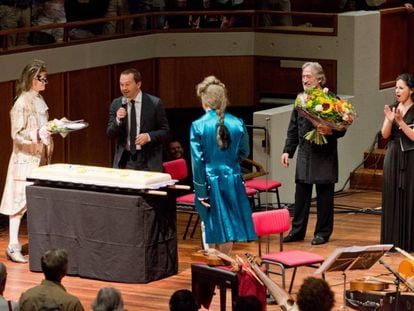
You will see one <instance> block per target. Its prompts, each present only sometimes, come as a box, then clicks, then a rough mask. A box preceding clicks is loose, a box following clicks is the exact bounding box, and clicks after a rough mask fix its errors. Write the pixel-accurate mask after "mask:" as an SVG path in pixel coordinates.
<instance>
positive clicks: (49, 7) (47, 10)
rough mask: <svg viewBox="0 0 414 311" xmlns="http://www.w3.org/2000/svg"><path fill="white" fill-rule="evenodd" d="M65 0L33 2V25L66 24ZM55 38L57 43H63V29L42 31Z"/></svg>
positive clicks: (39, 0) (38, 0)
mask: <svg viewBox="0 0 414 311" xmlns="http://www.w3.org/2000/svg"><path fill="white" fill-rule="evenodd" d="M64 2H65V0H33V4H32V25H33V26H41V25H47V24H55V23H56V24H59V23H66V13H65V6H64ZM42 32H44V33H47V34H49V35H51V36H52V37H53V39H54V40H55V41H62V39H63V28H54V29H46V30H42Z"/></svg>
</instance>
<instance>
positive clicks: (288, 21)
mask: <svg viewBox="0 0 414 311" xmlns="http://www.w3.org/2000/svg"><path fill="white" fill-rule="evenodd" d="M257 8H258V9H259V10H276V11H284V12H290V11H291V4H290V0H258V1H257ZM272 25H282V26H291V25H292V16H290V15H276V16H275V15H269V14H263V15H261V18H260V26H272Z"/></svg>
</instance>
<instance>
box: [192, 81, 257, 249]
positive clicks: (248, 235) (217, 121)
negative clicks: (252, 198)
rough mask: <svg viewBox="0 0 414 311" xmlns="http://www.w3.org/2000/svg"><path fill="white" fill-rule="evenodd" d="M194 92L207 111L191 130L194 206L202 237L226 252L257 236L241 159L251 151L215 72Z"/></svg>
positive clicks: (244, 133) (243, 128) (242, 128)
mask: <svg viewBox="0 0 414 311" xmlns="http://www.w3.org/2000/svg"><path fill="white" fill-rule="evenodd" d="M197 95H198V97H199V98H200V99H201V103H202V106H203V108H204V110H205V111H206V113H205V114H204V115H203V116H202V117H201V118H199V119H198V120H196V121H194V122H193V123H192V125H191V131H190V145H191V160H192V169H193V182H194V191H195V196H196V200H195V207H196V210H197V212H198V213H199V214H200V217H201V219H202V221H203V222H204V228H205V242H206V243H207V244H209V245H210V246H212V245H211V244H217V246H213V247H216V248H217V249H218V250H219V251H221V252H223V253H226V254H229V253H230V251H231V249H232V246H233V242H235V241H238V242H242V241H252V240H256V239H257V236H256V234H255V231H254V227H253V221H252V215H251V214H252V211H251V207H250V203H249V200H248V198H247V195H246V191H245V187H244V184H243V178H242V173H241V171H240V165H239V162H240V160H243V159H245V158H247V156H248V155H249V139H248V134H247V131H246V127H245V125H244V123H243V121H242V120H241V119H239V118H237V117H235V116H233V115H231V114H230V113H226V112H225V109H226V106H227V103H228V99H227V91H226V88H225V86H224V84H223V83H221V82H220V81H219V80H218V79H217V78H216V77H214V76H209V77H207V78H205V79H204V81H203V82H201V83H200V84H198V85H197Z"/></svg>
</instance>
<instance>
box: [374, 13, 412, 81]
mask: <svg viewBox="0 0 414 311" xmlns="http://www.w3.org/2000/svg"><path fill="white" fill-rule="evenodd" d="M408 25H409V23H408V18H407V12H406V11H405V10H400V11H398V10H391V11H390V13H382V14H381V38H380V53H381V54H380V87H381V88H387V87H392V86H393V85H394V84H395V78H396V77H397V76H398V75H399V74H400V73H403V72H406V71H408V69H409V65H408V55H409V54H407V53H408V52H409V51H412V50H409V49H407V48H404V47H408V43H409V42H411V41H412V39H411V35H412V32H411V31H409V28H408ZM409 36H410V37H409ZM411 54H412V53H411ZM410 57H412V56H410Z"/></svg>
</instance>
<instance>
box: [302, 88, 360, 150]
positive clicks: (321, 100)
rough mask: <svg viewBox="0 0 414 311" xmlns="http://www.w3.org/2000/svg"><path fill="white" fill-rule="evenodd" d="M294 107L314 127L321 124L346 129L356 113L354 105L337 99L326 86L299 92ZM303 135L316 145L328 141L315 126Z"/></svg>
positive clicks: (336, 128) (341, 129) (340, 129)
mask: <svg viewBox="0 0 414 311" xmlns="http://www.w3.org/2000/svg"><path fill="white" fill-rule="evenodd" d="M295 109H296V110H297V111H298V112H299V114H300V115H302V116H303V117H305V118H306V119H307V120H309V121H310V122H312V124H313V125H314V126H315V127H317V126H318V125H320V124H322V125H325V126H328V127H329V128H331V129H334V130H337V131H344V130H346V129H347V128H348V126H350V125H351V124H352V122H353V121H354V118H355V115H356V113H355V110H354V107H353V106H352V105H351V104H350V103H349V102H348V101H346V100H342V99H339V98H338V97H336V96H335V95H334V94H332V93H330V92H329V90H328V89H327V88H324V89H322V88H315V89H312V90H307V91H305V92H303V93H300V94H299V95H298V96H297V97H296V100H295ZM304 137H305V139H306V140H309V141H311V142H313V143H315V144H317V145H324V144H326V143H327V142H328V140H327V139H326V137H325V136H324V135H322V134H320V133H319V132H318V131H317V129H316V128H315V129H313V130H311V131H309V132H307V133H306V134H305V136H304Z"/></svg>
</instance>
